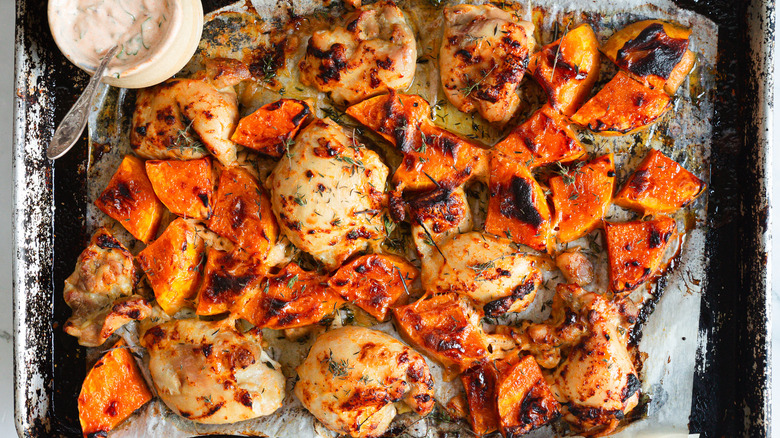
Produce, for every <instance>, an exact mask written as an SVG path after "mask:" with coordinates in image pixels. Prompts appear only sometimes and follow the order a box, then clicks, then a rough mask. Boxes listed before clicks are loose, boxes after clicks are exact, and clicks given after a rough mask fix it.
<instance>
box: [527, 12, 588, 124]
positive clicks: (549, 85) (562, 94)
mask: <svg viewBox="0 0 780 438" xmlns="http://www.w3.org/2000/svg"><path fill="white" fill-rule="evenodd" d="M600 58H601V55H600V54H599V41H598V39H596V34H595V33H594V32H593V29H592V28H591V27H590V25H588V24H582V25H580V26H577V27H575V28H574V29H572V30H570V31H568V32H567V33H566V34H565V35H563V37H561V38H559V39H558V40H557V41H555V42H553V43H550V44H548V45H546V46H544V47H542V50H541V51H539V52H537V53H536V54H534V55H533V56H532V57H531V61H530V62H529V64H528V70H529V71H531V72H532V73H533V77H534V79H536V81H537V82H538V83H539V85H541V86H542V88H543V89H544V91H545V92H546V93H547V98H548V99H549V104H550V105H552V106H553V107H554V108H555V109H557V110H558V111H560V112H561V113H563V114H565V115H567V116H569V117H571V116H572V115H573V114H574V113H575V112H577V110H578V109H579V108H580V106H582V104H583V102H585V100H586V99H587V98H588V96H589V95H590V92H591V90H592V89H593V84H595V83H596V81H597V80H598V78H599V69H600V67H601V64H600Z"/></svg>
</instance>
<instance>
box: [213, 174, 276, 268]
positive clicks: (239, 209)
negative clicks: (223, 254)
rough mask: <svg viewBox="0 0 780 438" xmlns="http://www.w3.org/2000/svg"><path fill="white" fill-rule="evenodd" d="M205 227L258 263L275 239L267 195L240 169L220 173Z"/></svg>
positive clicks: (273, 221) (273, 217)
mask: <svg viewBox="0 0 780 438" xmlns="http://www.w3.org/2000/svg"><path fill="white" fill-rule="evenodd" d="M208 227H209V228H210V229H211V230H212V231H214V232H215V233H217V234H219V235H220V236H222V237H225V238H227V239H230V241H232V242H233V243H235V244H236V245H238V246H239V247H241V248H243V249H244V250H245V251H247V252H248V253H250V254H252V255H256V256H257V257H258V258H259V259H263V258H264V257H265V256H266V255H267V254H268V251H269V250H270V248H271V247H272V246H273V245H275V244H276V240H277V239H278V237H279V225H278V224H277V223H276V217H275V216H274V214H273V211H272V210H271V201H270V200H269V199H268V194H267V193H266V192H265V189H263V188H262V187H260V186H259V185H258V183H257V181H256V180H255V178H254V177H253V176H252V175H250V174H249V172H248V171H246V170H245V169H242V168H240V167H229V168H226V169H224V170H223V171H222V174H221V175H220V177H219V186H218V187H217V195H216V198H215V201H214V212H213V214H212V216H211V219H210V220H209V223H208Z"/></svg>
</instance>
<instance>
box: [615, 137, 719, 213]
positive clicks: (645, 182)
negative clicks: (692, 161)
mask: <svg viewBox="0 0 780 438" xmlns="http://www.w3.org/2000/svg"><path fill="white" fill-rule="evenodd" d="M705 188H706V184H704V182H703V181H702V180H700V179H699V178H697V177H696V176H695V175H693V174H692V173H691V172H688V171H687V170H685V169H684V168H683V167H682V166H680V165H679V164H677V162H675V161H674V160H672V159H671V158H669V157H667V156H666V155H664V154H663V153H661V152H659V151H657V150H655V149H653V150H651V151H650V152H649V153H648V154H647V156H646V157H645V159H644V160H642V162H641V163H640V164H639V167H637V169H636V171H634V173H633V174H632V175H631V177H629V179H628V181H627V182H626V184H625V185H624V186H623V188H622V189H621V190H620V192H618V194H617V196H615V204H617V205H619V206H621V207H624V208H629V209H632V210H636V211H638V212H640V213H642V214H643V215H650V214H656V213H673V212H675V211H677V210H679V209H680V208H682V207H685V206H686V205H688V204H690V203H691V202H692V201H693V200H694V199H696V198H697V197H698V196H699V195H700V194H701V193H702V192H703V191H704V189H705Z"/></svg>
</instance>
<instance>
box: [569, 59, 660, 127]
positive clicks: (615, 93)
mask: <svg viewBox="0 0 780 438" xmlns="http://www.w3.org/2000/svg"><path fill="white" fill-rule="evenodd" d="M670 102H671V98H670V97H669V95H668V94H666V93H664V92H663V91H656V90H653V89H651V88H649V87H646V86H644V85H642V84H640V83H639V82H637V81H635V80H633V79H631V78H630V77H629V76H628V75H627V74H626V73H624V72H618V74H617V75H615V77H614V78H613V79H612V80H611V81H609V82H608V83H607V84H606V85H604V88H602V89H601V90H600V91H599V92H598V93H596V95H595V96H593V97H592V98H591V99H590V100H588V101H587V102H585V105H583V106H582V108H580V109H579V111H577V113H576V114H574V115H573V116H572V118H571V119H572V121H573V122H574V123H577V124H578V125H581V126H587V127H588V128H590V129H591V130H592V131H594V132H598V133H601V134H607V135H623V134H630V133H632V132H636V131H639V130H642V129H644V128H647V127H648V126H649V125H650V124H652V123H653V122H655V121H656V120H658V119H659V118H660V117H661V116H662V115H663V114H664V113H665V112H666V111H667V110H668V109H669V108H670V107H671V104H670Z"/></svg>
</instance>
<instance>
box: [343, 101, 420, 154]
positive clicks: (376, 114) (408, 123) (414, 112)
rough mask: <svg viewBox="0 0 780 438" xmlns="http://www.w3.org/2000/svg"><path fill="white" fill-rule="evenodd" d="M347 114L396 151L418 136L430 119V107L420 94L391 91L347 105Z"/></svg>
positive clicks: (403, 148)
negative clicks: (421, 125) (421, 127)
mask: <svg viewBox="0 0 780 438" xmlns="http://www.w3.org/2000/svg"><path fill="white" fill-rule="evenodd" d="M346 113H347V115H349V116H351V117H352V118H354V119H355V120H357V121H358V122H360V123H361V124H363V125H365V126H367V127H368V128H370V129H371V130H372V131H374V132H376V133H377V134H379V135H381V136H382V138H384V139H385V140H387V141H388V142H390V144H392V145H393V146H395V147H396V148H398V149H399V150H405V149H407V147H406V146H405V144H407V143H413V138H414V137H416V136H419V133H418V130H419V127H420V124H422V123H425V122H428V121H429V119H430V114H431V107H430V105H429V104H428V101H426V100H425V99H423V98H422V97H420V96H416V95H410V94H398V93H396V92H395V90H390V93H389V94H384V95H381V96H376V97H372V98H370V99H366V100H364V101H362V102H360V103H358V104H355V105H352V106H350V107H349V108H347V110H346Z"/></svg>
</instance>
